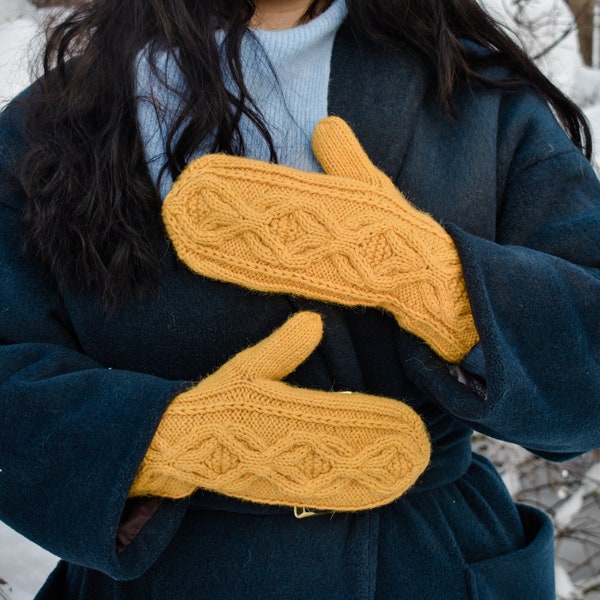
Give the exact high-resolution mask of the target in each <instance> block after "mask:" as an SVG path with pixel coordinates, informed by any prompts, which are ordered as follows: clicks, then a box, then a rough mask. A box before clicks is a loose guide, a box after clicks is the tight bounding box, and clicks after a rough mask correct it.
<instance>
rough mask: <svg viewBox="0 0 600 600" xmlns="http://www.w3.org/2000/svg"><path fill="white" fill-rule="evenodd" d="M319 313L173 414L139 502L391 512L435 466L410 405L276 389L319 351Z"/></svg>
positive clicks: (277, 336) (235, 361) (239, 361)
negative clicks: (205, 501)
mask: <svg viewBox="0 0 600 600" xmlns="http://www.w3.org/2000/svg"><path fill="white" fill-rule="evenodd" d="M321 334H322V325H321V320H320V317H319V316H318V315H317V314H316V313H308V312H304V313H298V314H297V315H295V316H294V317H292V318H291V319H290V320H289V321H288V322H287V323H286V324H284V325H283V326H282V327H281V328H280V329H278V330H277V331H275V333H273V334H272V335H271V336H269V337H268V338H266V339H265V340H263V341H262V342H260V343H259V344H257V345H256V346H253V347H251V348H249V349H247V350H245V351H243V352H241V353H239V354H238V355H236V356H235V357H234V358H232V359H231V360H230V361H228V362H227V363H226V364H225V365H224V366H223V367H221V368H220V369H219V370H218V371H216V372H215V373H214V374H213V375H211V376H209V377H207V378H206V379H204V380H203V381H202V382H200V383H199V384H198V385H197V386H196V387H194V388H193V389H191V390H189V391H187V392H184V393H183V394H180V395H179V396H178V397H177V398H175V400H174V401H173V402H172V404H171V405H170V406H169V408H168V409H167V411H166V413H165V415H164V417H163V419H162V420H161V423H160V425H159V428H158V430H157V432H156V434H155V437H154V439H153V441H152V444H151V446H150V449H149V451H148V453H147V455H146V457H145V459H144V461H143V463H142V467H141V469H140V471H139V473H138V476H137V478H136V481H135V483H134V486H133V489H132V491H131V495H132V496H136V495H144V494H153V495H159V496H167V497H171V498H179V497H184V496H187V495H189V494H191V493H192V492H193V491H194V490H195V489H196V488H198V487H201V488H204V489H208V490H213V491H216V492H220V493H222V494H226V495H228V496H234V497H236V498H241V499H245V500H251V501H254V502H260V503H264V504H277V505H288V506H310V507H311V508H316V509H323V510H340V511H355V510H361V509H367V508H373V507H375V506H380V505H382V504H385V503H388V502H391V501H392V500H394V499H395V498H397V497H398V496H400V495H401V494H402V493H403V492H405V491H406V490H407V489H408V488H409V487H410V486H411V485H412V484H413V483H414V482H415V481H416V479H417V478H418V476H419V475H420V474H421V473H422V472H423V470H424V469H425V467H426V466H427V464H428V462H429V455H430V445H429V439H428V435H427V432H426V429H425V426H424V424H423V422H422V421H421V419H420V417H419V416H418V415H417V414H416V413H415V412H414V411H413V410H412V409H411V408H410V407H409V406H407V405H406V404H404V403H402V402H398V401H396V400H392V399H389V398H381V397H377V396H368V395H366V394H360V393H353V394H344V393H340V392H322V391H316V390H308V389H302V388H297V387H293V386H290V385H288V384H286V383H283V382H281V381H280V379H281V378H282V377H284V376H285V375H287V374H288V373H289V372H291V371H292V370H294V369H295V368H296V367H297V365H298V364H299V363H300V362H302V361H303V360H304V359H305V358H306V357H307V356H308V355H309V354H310V353H311V352H312V351H313V349H314V348H315V347H316V346H317V344H318V343H319V340H320V337H321Z"/></svg>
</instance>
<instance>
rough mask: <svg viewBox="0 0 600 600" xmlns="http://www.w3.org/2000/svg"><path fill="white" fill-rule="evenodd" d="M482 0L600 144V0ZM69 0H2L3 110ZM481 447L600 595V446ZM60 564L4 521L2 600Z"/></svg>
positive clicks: (563, 597)
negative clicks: (572, 451) (559, 459)
mask: <svg viewBox="0 0 600 600" xmlns="http://www.w3.org/2000/svg"><path fill="white" fill-rule="evenodd" d="M70 1H71V2H77V0H70ZM480 1H481V2H482V4H483V5H484V6H485V7H486V8H487V9H488V10H489V11H490V12H491V13H492V14H493V15H494V16H495V17H496V18H497V19H498V20H499V21H500V22H502V23H503V24H505V25H506V26H507V27H508V28H509V29H510V30H511V31H512V32H513V33H514V34H515V35H516V36H517V37H518V38H519V39H520V40H521V42H522V44H523V45H524V46H525V47H526V48H527V50H528V51H529V53H530V54H531V55H532V56H533V57H534V58H535V59H536V61H537V62H538V64H539V65H540V67H541V68H542V69H543V70H544V72H545V73H546V74H547V75H548V76H549V77H550V79H552V80H553V81H554V82H555V84H556V85H558V87H560V88H561V89H562V90H563V91H564V92H566V93H567V94H568V95H569V96H570V97H571V98H573V100H575V101H576V102H577V103H579V105H580V106H581V107H582V108H583V110H584V111H585V113H586V115H587V117H588V119H589V120H590V123H591V126H592V129H593V132H594V138H595V142H596V143H597V144H598V147H599V148H600V0H480ZM61 3H62V4H66V3H67V0H0V108H1V107H2V106H3V105H4V104H5V103H6V102H8V101H9V100H10V98H12V97H13V96H14V95H15V94H17V93H18V92H19V91H20V90H21V89H23V88H24V87H25V86H26V85H27V83H28V82H29V81H30V79H31V77H32V73H33V72H35V69H36V67H38V66H39V63H38V61H37V57H38V55H39V49H40V48H41V47H42V45H43V41H44V36H43V33H42V31H43V28H42V24H43V22H44V21H45V19H47V18H48V16H50V15H52V14H54V13H55V12H56V11H57V10H65V9H61V8H56V7H52V6H50V5H51V4H52V5H54V4H56V5H58V4H61ZM67 10H68V9H67ZM595 156H596V159H600V150H598V151H597V152H596V154H595ZM473 444H474V447H475V449H476V450H477V451H480V452H482V453H484V454H486V455H487V456H488V457H489V458H491V459H492V460H493V462H494V463H495V464H496V466H497V467H498V469H499V470H500V472H501V474H502V476H503V478H504V480H505V482H506V484H507V486H508V487H509V489H510V490H511V493H512V494H513V496H514V497H515V499H516V500H517V501H519V502H526V503H529V504H532V505H535V506H538V507H541V508H543V509H544V510H545V511H546V512H547V513H548V514H549V515H550V516H551V517H552V518H553V520H554V523H555V529H556V557H557V559H556V575H557V594H558V595H557V597H558V598H559V599H560V600H577V599H585V600H600V452H595V453H590V454H587V455H585V456H582V457H580V458H578V459H576V460H574V461H571V462H568V463H561V464H555V463H549V462H546V461H543V460H540V459H539V458H536V457H534V456H532V455H531V454H529V453H527V452H526V451H524V450H522V449H521V448H518V447H515V446H512V445H509V444H505V443H501V442H497V441H495V440H491V439H489V438H485V437H483V436H477V435H476V436H475V437H474V438H473ZM56 561H57V558H56V557H55V556H52V555H51V554H49V553H48V552H46V551H44V550H42V549H41V548H39V547H38V546H36V545H34V544H32V543H31V542H29V541H27V540H25V539H24V538H23V537H21V536H20V535H18V534H17V533H16V532H14V531H13V530H11V529H9V528H8V527H7V526H6V525H4V524H2V523H0V600H4V598H5V597H8V598H11V600H31V599H32V598H33V596H34V595H35V592H36V591H37V590H38V589H39V587H40V586H41V585H42V583H43V581H44V580H45V578H46V576H47V574H48V573H49V572H50V570H51V569H52V568H53V566H54V565H55V564H56ZM532 575H533V574H532ZM7 582H8V583H7ZM440 600H442V599H440ZM507 600H508V599H507ZM518 600H527V599H518Z"/></svg>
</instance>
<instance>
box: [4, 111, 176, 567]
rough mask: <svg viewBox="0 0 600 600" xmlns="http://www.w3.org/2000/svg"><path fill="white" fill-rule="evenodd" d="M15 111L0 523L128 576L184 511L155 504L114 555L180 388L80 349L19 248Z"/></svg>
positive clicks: (7, 142)
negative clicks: (137, 484)
mask: <svg viewBox="0 0 600 600" xmlns="http://www.w3.org/2000/svg"><path fill="white" fill-rule="evenodd" d="M19 112H20V111H19V110H18V109H15V108H13V107H11V108H9V109H7V110H5V111H4V113H2V114H1V115H0V519H2V520H3V521H5V522H6V523H7V524H8V525H10V526H11V527H13V528H14V529H16V530H17V531H19V532H20V533H21V534H23V535H25V536H26V537H28V538H30V539H31V540H32V541H34V542H35V543H37V544H39V545H41V546H42V547H44V548H46V549H47V550H49V551H50V552H52V553H54V554H56V555H58V556H59V557H61V558H64V559H66V560H68V561H70V562H74V563H77V564H80V565H84V566H88V567H91V568H93V569H97V570H100V571H103V572H104V573H107V574H108V575H110V576H112V577H114V578H116V579H131V578H134V577H137V576H138V575H140V574H141V573H142V572H144V571H145V570H146V569H147V568H148V567H149V566H150V565H151V564H152V562H154V561H155V560H156V559H157V557H158V556H159V555H160V553H161V552H162V550H163V549H164V547H165V546H166V545H167V543H168V542H169V541H170V540H171V538H172V536H173V534H174V532H175V530H176V529H177V527H178V525H179V523H180V522H181V519H182V518H183V513H184V511H185V505H186V503H185V502H179V503H175V502H169V501H165V502H163V503H162V505H161V506H160V508H159V509H158V510H157V511H156V512H155V513H154V515H153V516H152V518H151V519H150V521H149V522H148V524H147V525H146V526H145V527H144V528H143V529H142V531H141V532H140V533H139V534H138V535H137V536H136V537H135V539H134V540H133V542H132V543H131V544H129V545H128V546H127V548H126V549H125V550H124V551H123V552H121V553H119V554H117V550H116V538H117V530H118V527H119V522H120V519H121V516H122V514H123V511H124V507H125V503H126V499H127V494H128V492H129V489H130V487H131V484H132V481H133V479H134V478H135V475H136V473H137V470H138V467H139V465H140V463H141V461H142V458H143V456H144V454H145V452H146V449H147V447H148V446H149V444H150V441H151V438H152V436H153V434H154V431H155V429H156V427H157V426H158V423H159V421H160V418H161V416H162V414H163V412H164V410H165V409H166V407H167V405H168V404H169V402H170V401H171V400H172V398H174V397H175V396H176V395H177V393H178V391H180V389H181V388H182V387H183V385H184V382H177V381H168V380H165V379H161V378H157V377H153V376H151V375H147V374H142V373H135V372H127V371H119V370H116V369H114V370H111V369H109V368H106V367H104V366H103V365H101V364H98V363H97V362H95V361H94V360H91V359H90V358H89V357H87V356H85V355H84V354H83V353H82V352H81V351H80V347H79V344H78V340H77V335H76V332H75V331H73V329H72V328H71V326H70V324H69V322H68V319H67V318H66V316H65V311H64V310H63V307H62V305H61V300H60V296H59V294H58V293H57V292H56V289H55V287H54V286H53V283H52V281H51V280H50V278H49V277H48V275H47V273H46V272H44V271H43V270H42V269H41V268H40V267H39V266H38V265H37V264H36V262H35V261H34V260H31V259H27V258H25V257H24V255H23V254H22V252H21V239H20V220H21V217H20V214H21V210H20V207H21V206H22V204H23V202H24V193H23V191H22V188H21V186H20V184H19V182H18V179H17V177H16V175H15V173H16V170H17V167H16V163H17V158H16V155H18V154H19V153H20V152H21V150H20V149H22V148H23V143H22V137H21V135H20V133H19V127H20V125H19V123H20V122H21V121H22V118H21V117H20V116H18V113H19Z"/></svg>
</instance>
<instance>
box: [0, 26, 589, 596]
mask: <svg viewBox="0 0 600 600" xmlns="http://www.w3.org/2000/svg"><path fill="white" fill-rule="evenodd" d="M329 104H330V106H329V110H330V112H331V113H332V114H337V115H340V116H341V117H343V118H344V119H345V120H346V121H348V122H349V123H350V125H351V126H352V127H353V129H354V130H355V131H356V133H357V135H358V137H359V139H360V140H361V142H362V143H363V145H364V147H365V148H366V150H367V152H368V153H369V155H370V156H371V158H372V159H373V161H374V162H375V164H377V165H378V166H379V167H381V168H383V169H384V170H385V171H386V172H387V173H388V174H389V175H390V176H391V177H393V178H394V180H395V182H396V183H397V185H398V187H399V188H400V189H401V190H403V191H404V192H405V193H406V195H407V196H408V198H410V200H411V201H412V202H413V203H414V204H415V205H416V206H418V207H420V208H422V209H423V210H425V211H427V212H429V213H430V214H432V215H433V216H434V217H435V218H437V219H438V220H440V221H441V222H442V223H443V225H444V226H445V227H446V228H447V230H448V232H449V233H450V235H451V236H452V237H453V239H454V241H455V243H456V245H457V248H458V251H459V254H460V257H461V260H462V264H463V267H464V274H465V278H466V284H467V288H468V293H469V298H470V301H471V304H472V308H473V314H474V318H475V322H476V324H477V328H478V330H479V333H480V337H481V349H482V352H483V357H484V363H485V371H484V373H482V374H484V375H485V377H484V378H483V379H482V378H481V377H478V378H475V377H474V376H471V375H469V372H468V370H466V369H462V373H461V377H460V378H458V377H456V375H457V369H460V367H457V368H450V367H449V366H448V365H447V364H445V363H444V362H443V361H441V360H440V359H439V358H438V357H437V356H436V355H435V354H434V353H433V352H432V351H431V350H430V349H429V348H428V347H427V346H426V345H424V344H423V343H422V342H420V341H419V340H417V339H415V338H414V337H413V336H411V335H410V334H408V333H407V332H405V331H402V330H400V329H399V328H398V326H397V325H396V323H395V321H394V320H393V318H391V317H390V316H389V315H387V314H385V313H383V312H381V311H377V310H373V309H369V310H363V309H347V308H340V307H338V306H332V305H326V304H321V303H317V302H311V301H308V300H301V299H298V298H292V297H287V296H284V295H279V296H278V295H266V294H259V293H254V292H251V291H249V290H246V289H242V288H239V287H236V286H233V285H229V284H225V283H222V282H218V281H212V280H208V279H205V278H203V277H200V276H198V275H195V274H193V273H191V272H190V271H189V270H187V268H186V267H185V266H183V265H182V264H181V263H179V262H178V260H177V259H176V257H175V256H174V254H173V253H172V251H171V250H170V248H169V246H168V243H167V241H166V239H163V240H162V241H161V242H160V243H161V244H163V245H164V248H163V250H164V253H163V256H164V258H163V264H162V268H163V279H162V288H161V293H160V296H159V297H158V298H148V299H147V300H144V301H138V302H130V303H128V304H126V305H124V306H122V307H121V308H119V309H118V310H116V311H115V312H114V313H111V314H110V315H108V316H107V315H104V314H103V313H102V311H100V310H99V309H98V304H97V302H96V298H95V297H94V296H93V295H92V294H91V293H89V292H87V291H85V290H77V289H64V288H63V287H62V286H61V285H60V284H59V283H57V282H55V281H53V279H52V277H51V276H50V275H49V274H48V273H47V272H45V271H44V270H43V269H42V268H41V267H40V266H39V265H38V264H37V263H36V261H35V259H34V258H31V257H26V256H23V254H22V253H21V251H20V244H21V240H20V235H21V234H20V230H19V221H20V215H21V211H22V208H23V205H24V202H25V195H24V192H23V189H22V187H21V184H20V182H19V179H18V177H17V173H18V169H17V165H18V163H19V161H20V159H21V157H22V156H23V154H24V152H25V151H26V149H27V147H26V143H25V141H24V138H23V133H22V130H23V123H24V119H25V118H26V115H25V114H24V108H23V107H22V106H20V105H18V104H14V105H12V106H10V107H9V108H7V109H6V110H5V111H4V113H3V114H2V115H1V116H0V148H1V150H0V341H1V343H2V346H1V347H0V432H1V434H0V468H1V469H2V471H1V472H0V518H1V519H2V520H4V521H6V522H7V523H8V524H9V525H10V526H11V527H13V528H15V529H16V530H17V531H19V532H21V533H22V534H24V535H26V536H27V537H29V538H30V539H31V540H33V541H34V542H36V543H38V544H40V545H41V546H43V547H45V548H47V549H48V550H50V551H51V552H53V553H55V554H57V555H58V556H60V557H61V558H62V559H63V561H62V562H61V563H60V564H59V566H58V568H57V569H56V571H55V572H54V573H53V574H52V575H51V577H50V579H49V581H48V582H47V583H46V585H45V587H44V588H43V589H42V590H41V592H40V594H39V596H38V598H40V599H43V600H48V599H61V600H63V599H65V598H81V599H93V600H102V599H135V600H139V599H141V598H144V599H147V598H157V599H163V598H164V599H167V598H168V599H181V600H187V599H192V598H193V599H196V598H207V599H210V600H219V599H223V600H239V599H245V598H248V599H250V598H251V599H257V598H260V599H290V600H321V599H322V600H325V599H327V600H332V599H333V600H335V599H340V600H341V599H343V600H354V599H356V600H359V599H361V600H362V599H375V598H376V599H406V600H413V599H416V598H418V599H420V600H427V599H431V600H441V599H443V600H454V599H456V600H462V599H478V600H482V599H488V600H491V599H495V600H506V599H507V598H518V599H527V600H551V599H553V598H554V582H553V557H552V527H551V524H550V522H549V520H548V519H547V517H545V516H544V515H542V514H541V513H540V512H538V511H537V510H534V509H532V508H526V507H517V506H515V504H514V503H513V502H512V500H511V498H510V496H509V494H508V492H507V490H506V489H505V487H504V485H503V483H502V481H501V479H500V477H499V476H498V474H497V473H496V472H495V470H494V469H493V467H492V466H491V465H490V464H489V463H488V462H487V461H486V460H485V459H483V458H481V457H479V456H473V455H472V454H471V449H470V434H471V431H472V429H473V428H475V429H478V430H480V431H483V432H485V433H487V434H490V435H492V436H496V437H498V438H500V439H504V440H509V441H511V442H516V443H518V444H521V445H523V446H525V447H526V448H528V449H530V450H532V451H533V452H535V453H537V454H539V455H541V456H544V457H548V458H552V459H557V460H560V459H565V458H569V457H571V456H573V455H575V454H577V453H582V452H585V451H587V450H590V449H592V448H595V447H598V446H600V410H599V408H600V364H599V363H600V276H599V275H600V269H599V267H600V185H599V183H598V180H597V178H596V176H595V175H594V173H593V171H592V169H591V167H590V165H589V164H588V163H587V161H586V160H585V158H584V157H583V156H582V155H581V153H580V152H579V151H578V150H577V149H576V148H575V147H574V146H573V144H572V143H571V142H570V141H569V140H568V138H567V136H566V135H565V134H564V133H563V131H562V130H561V129H560V127H559V126H558V124H557V123H556V121H555V119H554V117H553V115H552V114H551V112H550V110H549V109H548V107H547V106H546V105H545V103H544V102H543V101H542V100H541V99H540V98H538V97H537V96H536V95H534V94H532V93H530V92H526V91H523V92H521V93H516V92H513V93H501V92H499V91H492V90H485V89H481V88H479V87H477V86H471V87H467V86H464V87H460V88H459V89H458V90H457V93H456V98H455V108H456V113H457V118H456V119H450V118H448V117H447V116H446V115H445V114H443V113H442V112H441V111H440V109H439V107H438V106H437V104H436V101H435V93H434V90H433V88H432V81H431V78H430V77H429V75H428V72H427V70H426V69H425V68H424V67H423V66H422V65H421V63H420V61H419V60H418V59H417V58H415V57H414V56H413V55H412V54H411V53H410V52H409V51H408V50H407V51H403V52H396V53H392V52H385V51H383V50H381V49H380V48H378V47H375V46H372V45H370V44H369V43H367V42H359V41H357V39H356V38H355V37H354V36H353V35H352V34H351V33H350V32H349V31H348V30H347V28H346V27H342V29H341V30H340V32H339V33H338V35H337V38H336V42H335V46H334V54H333V62H332V74H331V81H330V93H329ZM156 218H157V224H160V222H159V219H160V217H159V215H157V217H156ZM302 309H309V310H315V311H317V312H319V313H320V314H321V315H322V316H323V320H324V323H325V335H324V339H323V341H322V343H321V345H320V346H319V348H318V349H317V350H316V351H315V353H313V355H311V357H310V358H309V359H308V360H307V361H306V362H305V363H304V364H303V365H301V366H300V367H299V368H298V369H297V371H296V372H294V373H293V374H292V375H291V376H290V377H289V380H290V381H291V382H293V383H296V384H298V385H301V386H303V387H307V388H318V389H324V390H354V391H362V392H367V393H370V394H378V395H383V396H388V397H392V398H397V399H402V400H403V401H405V402H407V403H409V404H410V405H411V406H413V407H414V408H415V409H416V410H417V411H418V412H419V414H421V415H422V417H423V419H424V420H425V422H426V423H427V426H428V429H429V432H430V435H431V439H432V443H433V458H432V462H431V465H430V467H429V468H428V469H427V470H426V472H425V473H424V475H423V476H422V477H421V479H420V480H419V482H418V483H417V485H416V486H415V487H414V488H413V489H412V490H410V491H409V492H408V493H407V494H406V495H405V496H403V497H401V498H400V499H398V500H397V501H396V502H394V503H392V504H391V505H389V506H386V507H383V508H380V509H376V510H371V511H366V512H362V513H357V514H336V515H322V516H317V517H312V518H306V519H302V520H299V519H297V518H295V517H294V514H293V512H292V511H291V510H289V509H286V508H277V507H263V506H259V505H255V504H251V503H242V502H238V501H235V500H232V499H228V498H224V497H220V496H218V495H215V494H209V493H203V492H198V493H196V494H194V495H193V496H192V497H191V498H188V499H185V500H182V501H169V500H165V501H157V500H142V501H137V502H127V501H126V498H127V494H128V491H129V489H130V486H131V483H132V481H133V479H134V477H135V475H136V472H137V470H138V467H139V465H140V462H141V460H142V458H143V456H144V454H145V451H146V449H147V447H148V445H149V443H150V440H151V439H152V436H153V434H154V431H155V430H156V427H157V425H158V423H159V421H160V419H161V415H162V413H163V412H164V410H165V408H166V407H167V406H168V404H169V402H170V401H171V400H172V399H173V398H174V397H175V396H176V395H177V394H178V393H179V392H180V391H181V390H183V389H185V388H187V387H189V386H190V385H191V382H192V381H197V380H198V379H200V378H202V377H204V376H206V375H207V374H209V373H211V372H212V371H214V370H215V369H217V368H218V367H219V366H221V365H222V364H223V363H224V362H225V361H226V360H227V359H228V358H229V357H231V356H232V355H234V354H236V353H237V352H239V351H240V350H242V349H243V348H245V347H247V346H248V345H249V344H252V343H256V342H258V341H259V340H261V339H263V338H264V337H266V336H267V335H268V334H269V333H270V332H272V331H273V330H274V329H275V328H276V327H278V326H279V325H281V324H282V323H284V321H285V320H286V319H287V318H288V316H289V315H291V314H292V313H295V312H296V311H298V310H302ZM459 379H461V380H463V381H465V382H466V383H461V382H460V381H459ZM475 384H477V385H475Z"/></svg>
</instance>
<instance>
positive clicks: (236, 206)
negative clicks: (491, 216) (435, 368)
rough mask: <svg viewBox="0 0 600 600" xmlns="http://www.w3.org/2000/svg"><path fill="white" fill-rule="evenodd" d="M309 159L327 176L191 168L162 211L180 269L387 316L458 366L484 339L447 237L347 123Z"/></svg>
mask: <svg viewBox="0 0 600 600" xmlns="http://www.w3.org/2000/svg"><path fill="white" fill-rule="evenodd" d="M313 149H314V152H315V155H316V156H317V158H318V160H319V162H320V163H321V165H322V166H323V168H324V170H325V174H319V173H305V172H303V171H298V170H296V169H292V168H289V167H284V166H280V165H273V164H269V163H264V162H260V161H254V160H250V159H246V158H239V157H232V156H226V155H209V156H205V157H202V158H200V159H198V160H196V161H194V162H193V163H191V164H190V165H189V166H188V167H187V168H186V170H185V171H184V172H183V174H182V175H181V176H180V178H179V179H178V181H177V182H176V183H175V185H174V187H173V189H172V191H171V192H170V193H169V194H168V196H167V198H166V199H165V203H164V207H163V220H164V222H165V225H166V228H167V231H168V233H169V236H170V238H171V240H172V242H173V245H174V247H175V249H176V251H177V253H178V255H179V257H180V258H181V260H183V262H185V263H186V264H187V265H188V266H189V267H190V268H191V269H192V270H193V271H195V272H197V273H200V274H202V275H205V276H208V277H212V278H215V279H219V280H223V281H229V282H232V283H236V284H238V285H243V286H246V287H249V288H252V289H256V290H260V291H266V292H283V293H291V294H296V295H300V296H306V297H309V298H314V299H318V300H323V301H327V302H334V303H339V304H344V305H349V306H353V305H362V306H378V307H381V308H384V309H386V310H388V311H390V312H391V313H392V314H393V315H394V316H395V317H396V319H397V321H398V323H399V324H400V325H401V326H402V327H403V328H405V329H407V330H409V331H411V332H412V333H414V334H415V335H417V336H419V337H420V338H421V339H423V340H425V341H426V342H427V343H428V344H429V345H430V346H431V347H432V348H433V349H434V350H435V351H436V352H437V353H438V354H439V355H440V356H442V357H443V358H445V359H446V360H448V361H450V362H458V361H460V360H461V359H462V358H463V357H464V356H465V355H466V354H467V353H468V351H469V350H470V349H471V348H472V347H473V346H474V345H475V344H476V343H477V341H478V339H479V338H478V334H477V330H476V328H475V324H474V322H473V317H472V314H471V308H470V305H469V300H468V297H467V292H466V288H465V284H464V279H463V275H462V267H461V264H460V259H459V257H458V253H457V251H456V248H455V246H454V243H453V242H452V239H451V238H450V236H449V235H448V234H447V233H446V231H445V230H444V228H443V227H442V226H441V225H440V224H439V223H437V222H436V221H435V220H434V219H433V218H432V217H430V216H429V215H427V214H425V213H423V212H421V211H419V210H417V209H416V208H414V207H413V206H412V205H411V204H410V203H409V202H408V201H407V200H406V199H405V198H404V196H403V195H402V194H401V193H400V192H399V191H398V190H397V189H396V188H395V187H394V185H393V183H392V182H391V180H390V179H389V178H388V177H387V176H385V175H384V174H383V173H382V172H381V171H379V170H378V169H376V168H375V167H374V166H373V165H372V164H371V162H370V161H369V159H368V157H367V156H366V154H365V153H364V151H363V150H362V148H361V147H360V145H359V143H358V141H357V140H356V138H355V137H354V134H353V133H352V131H351V130H350V128H349V127H348V126H347V125H346V124H345V123H344V122H343V121H341V119H337V118H327V119H324V120H323V121H321V122H320V123H319V125H318V126H317V128H316V130H315V133H314V136H313Z"/></svg>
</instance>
